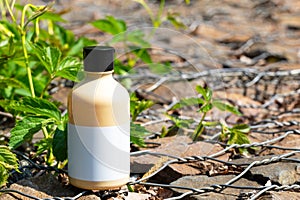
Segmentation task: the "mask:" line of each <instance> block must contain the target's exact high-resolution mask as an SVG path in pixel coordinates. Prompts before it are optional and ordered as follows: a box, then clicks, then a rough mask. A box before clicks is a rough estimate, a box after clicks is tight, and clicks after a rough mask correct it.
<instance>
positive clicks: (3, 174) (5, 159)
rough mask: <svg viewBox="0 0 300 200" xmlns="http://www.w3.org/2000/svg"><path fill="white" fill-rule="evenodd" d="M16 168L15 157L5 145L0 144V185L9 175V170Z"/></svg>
mask: <svg viewBox="0 0 300 200" xmlns="http://www.w3.org/2000/svg"><path fill="white" fill-rule="evenodd" d="M17 168H18V162H17V157H16V156H15V154H13V153H12V152H11V151H10V149H9V148H8V147H7V146H4V145H0V187H1V186H3V185H4V184H5V183H6V181H7V178H8V177H9V171H11V170H13V169H17Z"/></svg>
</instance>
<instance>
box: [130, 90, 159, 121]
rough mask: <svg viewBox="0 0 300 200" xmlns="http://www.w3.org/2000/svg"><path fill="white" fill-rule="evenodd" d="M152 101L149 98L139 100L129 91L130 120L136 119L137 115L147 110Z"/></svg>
mask: <svg viewBox="0 0 300 200" xmlns="http://www.w3.org/2000/svg"><path fill="white" fill-rule="evenodd" d="M153 104H154V102H153V101H151V100H145V99H143V100H140V99H139V98H137V97H136V94H135V93H131V95H130V114H131V121H136V118H137V117H138V115H139V114H140V113H141V112H143V111H144V110H147V109H148V108H150V107H151V106H153Z"/></svg>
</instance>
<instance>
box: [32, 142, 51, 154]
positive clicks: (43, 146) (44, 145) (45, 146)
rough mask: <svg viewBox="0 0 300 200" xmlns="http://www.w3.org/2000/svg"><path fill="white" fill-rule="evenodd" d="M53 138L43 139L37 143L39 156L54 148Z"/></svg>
mask: <svg viewBox="0 0 300 200" xmlns="http://www.w3.org/2000/svg"><path fill="white" fill-rule="evenodd" d="M52 141H53V139H52V138H43V139H41V140H40V141H38V142H36V143H35V144H34V146H36V147H37V152H36V153H37V155H41V154H42V153H44V152H45V151H49V150H50V149H51V147H52Z"/></svg>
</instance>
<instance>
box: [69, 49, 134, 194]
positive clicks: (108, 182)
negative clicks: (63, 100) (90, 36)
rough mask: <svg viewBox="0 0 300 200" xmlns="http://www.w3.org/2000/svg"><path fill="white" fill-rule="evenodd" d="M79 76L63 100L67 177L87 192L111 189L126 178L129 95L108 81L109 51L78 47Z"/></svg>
mask: <svg viewBox="0 0 300 200" xmlns="http://www.w3.org/2000/svg"><path fill="white" fill-rule="evenodd" d="M83 57H84V74H85V78H84V79H83V80H82V81H81V82H80V83H78V84H77V85H76V86H75V87H74V88H73V90H72V92H71V93H70V95H69V97H68V113H69V123H68V175H69V180H70V183H71V184H72V185H74V186H76V187H79V188H83V189H89V190H106V189H117V188H120V187H121V186H122V185H124V184H126V183H127V182H128V180H129V171H130V114H129V106H130V103H129V102H130V101H129V94H128V92H127V90H126V89H125V88H124V87H123V86H122V85H121V84H119V83H118V82H117V81H116V80H115V79H114V78H113V67H114V66H113V60H114V48H112V47H107V46H89V47H84V49H83Z"/></svg>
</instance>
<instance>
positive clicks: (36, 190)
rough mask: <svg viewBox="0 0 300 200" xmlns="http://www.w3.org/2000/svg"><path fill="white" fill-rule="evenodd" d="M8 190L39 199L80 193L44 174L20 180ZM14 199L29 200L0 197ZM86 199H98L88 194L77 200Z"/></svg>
mask: <svg viewBox="0 0 300 200" xmlns="http://www.w3.org/2000/svg"><path fill="white" fill-rule="evenodd" d="M9 189H11V190H16V191H19V192H22V193H24V194H27V195H30V196H33V197H37V198H41V199H44V198H52V197H74V196H76V195H78V194H79V193H80V192H82V190H80V189H78V188H75V187H73V186H65V185H63V184H61V183H60V182H59V181H58V180H57V179H56V178H55V176H54V175H52V174H44V175H42V176H38V177H33V178H30V179H23V180H20V181H18V182H17V183H14V184H12V185H11V186H10V187H9ZM14 199H22V200H29V198H27V197H25V196H23V195H21V194H18V193H5V194H2V195H1V196H0V200H14ZM88 199H89V200H90V199H95V200H96V199H99V197H97V196H96V195H94V194H90V195H85V196H82V197H80V198H79V200H88Z"/></svg>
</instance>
